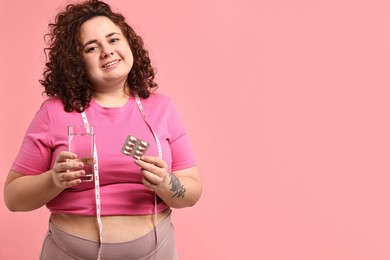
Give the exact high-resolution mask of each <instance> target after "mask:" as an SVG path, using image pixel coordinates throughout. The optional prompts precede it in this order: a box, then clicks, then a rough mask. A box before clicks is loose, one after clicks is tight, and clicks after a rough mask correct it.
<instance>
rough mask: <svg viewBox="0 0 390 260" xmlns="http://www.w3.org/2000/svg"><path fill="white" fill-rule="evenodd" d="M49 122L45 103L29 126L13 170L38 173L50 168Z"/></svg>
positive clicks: (21, 172)
mask: <svg viewBox="0 0 390 260" xmlns="http://www.w3.org/2000/svg"><path fill="white" fill-rule="evenodd" d="M49 123H50V122H49V116H48V112H47V107H46V106H45V104H43V105H42V106H41V108H40V109H39V110H38V112H37V113H36V114H35V116H34V118H33V120H32V121H31V123H30V125H29V127H28V128H27V131H26V133H25V136H24V139H23V142H22V145H21V147H20V150H19V152H18V154H17V156H16V159H15V161H14V163H13V165H12V167H11V168H12V170H14V171H16V172H18V173H20V174H24V175H37V174H40V173H42V172H45V171H47V170H49V169H50V163H51V156H52V151H51V148H50V129H49Z"/></svg>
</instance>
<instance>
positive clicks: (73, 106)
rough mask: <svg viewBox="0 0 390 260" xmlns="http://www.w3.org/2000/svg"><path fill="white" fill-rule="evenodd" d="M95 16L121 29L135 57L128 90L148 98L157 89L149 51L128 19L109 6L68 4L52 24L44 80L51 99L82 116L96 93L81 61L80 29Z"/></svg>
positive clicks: (128, 80)
mask: <svg viewBox="0 0 390 260" xmlns="http://www.w3.org/2000/svg"><path fill="white" fill-rule="evenodd" d="M96 16H105V17H108V18H109V19H111V21H113V23H115V24H116V25H117V26H119V27H120V28H121V30H122V32H123V34H124V36H125V37H126V39H127V41H128V43H129V45H130V48H131V51H132V53H133V57H134V63H133V67H132V68H131V70H130V72H129V74H128V76H127V82H126V83H127V84H126V85H127V87H128V88H129V89H130V92H131V93H132V94H138V95H139V96H140V97H141V98H148V97H149V95H150V93H151V91H154V90H155V89H156V88H157V84H156V83H155V82H154V77H155V73H156V71H155V69H154V68H153V67H152V66H151V63H150V58H149V54H148V51H147V50H146V49H145V48H144V43H143V40H142V38H141V37H140V36H138V35H137V34H136V33H135V31H134V30H133V29H132V28H131V27H130V26H129V25H128V24H127V23H126V21H125V17H124V16H123V15H122V14H120V13H114V12H112V11H111V8H110V6H109V5H108V4H106V3H104V2H102V1H98V0H90V1H85V2H83V3H79V4H69V5H67V6H66V8H65V10H63V11H61V12H60V13H58V14H57V16H56V18H55V23H50V24H49V33H47V34H46V35H45V39H46V40H47V43H48V46H49V47H47V48H45V54H46V57H47V60H48V61H47V62H46V64H45V65H46V67H45V69H44V72H43V79H41V80H39V82H40V83H41V84H42V85H43V86H44V88H45V90H44V92H43V93H45V94H46V95H47V96H48V97H59V98H61V99H62V102H63V103H64V110H65V111H66V112H72V111H77V112H82V111H84V110H85V109H86V108H87V107H88V106H89V104H90V101H91V98H92V94H93V89H92V85H91V83H90V81H89V79H88V77H87V72H86V69H85V64H84V61H83V59H82V56H81V55H82V46H81V42H80V40H79V36H80V35H79V31H80V27H81V25H82V24H83V23H84V22H85V21H87V20H89V19H91V18H93V17H96Z"/></svg>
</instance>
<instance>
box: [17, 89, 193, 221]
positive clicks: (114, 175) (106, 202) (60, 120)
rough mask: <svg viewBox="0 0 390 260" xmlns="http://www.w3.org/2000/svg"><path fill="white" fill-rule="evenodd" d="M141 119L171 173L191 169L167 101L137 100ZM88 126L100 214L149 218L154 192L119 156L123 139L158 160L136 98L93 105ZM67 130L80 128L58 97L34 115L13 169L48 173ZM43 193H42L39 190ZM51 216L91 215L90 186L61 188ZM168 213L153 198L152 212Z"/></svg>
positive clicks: (79, 120) (190, 155)
mask: <svg viewBox="0 0 390 260" xmlns="http://www.w3.org/2000/svg"><path fill="white" fill-rule="evenodd" d="M141 102H142V105H143V108H144V111H145V114H146V117H147V119H148V122H149V124H150V125H151V126H152V128H153V130H154V131H155V132H156V134H157V135H158V138H159V140H160V142H161V146H162V152H163V159H164V160H165V161H166V162H167V164H168V167H169V171H170V172H174V171H177V170H182V169H186V168H190V167H193V166H195V165H196V159H195V155H194V153H193V151H192V148H191V144H190V141H189V138H188V136H187V134H186V131H185V128H184V124H183V122H182V120H181V118H180V116H179V114H178V112H177V110H176V109H175V107H174V105H173V103H172V101H171V99H170V98H169V97H167V96H165V95H162V94H157V93H154V94H151V95H150V97H149V98H148V99H142V100H141ZM85 113H86V115H87V117H88V121H89V123H90V125H93V126H94V127H95V138H96V149H97V153H98V160H99V179H100V196H101V215H102V216H107V215H150V214H153V213H154V193H153V192H151V191H149V190H148V189H146V188H145V186H144V185H143V184H142V175H141V172H140V168H139V167H138V166H137V165H135V163H134V159H133V158H131V157H129V156H125V155H123V154H122V153H121V148H122V146H123V143H124V141H125V139H126V137H127V136H128V135H132V136H135V137H137V138H139V139H142V140H145V141H147V142H149V143H150V147H149V149H148V151H147V152H146V155H149V156H158V151H157V145H156V142H155V139H154V137H153V133H152V132H151V131H150V129H149V128H148V126H147V124H146V123H145V121H144V120H143V118H142V115H141V113H140V111H139V110H138V107H137V105H136V102H135V99H134V98H130V99H129V100H128V102H127V103H126V104H125V105H124V106H122V107H118V108H105V107H101V106H99V105H98V104H97V103H96V102H95V101H94V100H92V101H91V104H90V107H89V108H87V109H86V110H85ZM69 125H74V126H82V125H83V120H82V117H81V115H80V113H78V112H71V113H67V112H65V111H64V109H63V103H62V101H61V100H60V99H59V98H51V99H48V100H46V101H44V102H43V104H42V106H41V108H40V109H39V111H38V112H37V113H36V115H35V117H34V119H33V120H32V122H31V124H30V126H29V128H28V129H27V132H26V135H25V137H24V139H23V143H22V145H21V148H20V151H19V153H18V155H17V157H16V159H15V161H14V163H13V165H12V169H13V170H14V171H16V172H18V173H21V174H24V175H38V174H41V173H43V172H46V171H48V170H50V169H51V168H52V167H53V165H54V162H55V159H56V157H57V155H58V153H59V152H61V151H64V150H68V133H67V127H68V126H69ZM42 192H44V191H42ZM46 206H47V208H48V209H49V210H50V211H51V212H53V213H67V214H78V215H86V216H94V215H96V206H95V189H94V183H93V182H83V183H81V184H80V185H77V186H74V187H72V188H68V189H65V190H64V191H63V192H62V193H61V194H59V195H58V196H57V197H56V198H54V199H53V200H51V201H50V202H48V203H47V204H46ZM166 208H168V206H167V205H166V204H165V203H164V202H163V201H162V200H160V199H158V205H157V211H158V212H161V211H162V210H164V209H166Z"/></svg>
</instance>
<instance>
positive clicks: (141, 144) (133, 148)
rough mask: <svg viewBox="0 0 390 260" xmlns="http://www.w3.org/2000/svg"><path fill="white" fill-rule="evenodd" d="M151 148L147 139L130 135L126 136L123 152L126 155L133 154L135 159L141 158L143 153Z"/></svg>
mask: <svg viewBox="0 0 390 260" xmlns="http://www.w3.org/2000/svg"><path fill="white" fill-rule="evenodd" d="M148 148H149V143H148V142H146V141H142V140H141V139H138V138H135V137H134V136H131V135H129V136H128V137H127V138H126V141H125V143H124V144H123V147H122V153H123V154H124V155H128V156H131V157H133V158H135V159H140V158H141V156H142V155H144V154H145V152H146V151H147V150H148Z"/></svg>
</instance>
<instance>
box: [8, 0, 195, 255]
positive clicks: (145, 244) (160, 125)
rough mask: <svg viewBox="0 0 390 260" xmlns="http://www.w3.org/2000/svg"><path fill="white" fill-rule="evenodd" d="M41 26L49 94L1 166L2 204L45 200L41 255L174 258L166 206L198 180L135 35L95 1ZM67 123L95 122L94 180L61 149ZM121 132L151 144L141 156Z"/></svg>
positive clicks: (184, 198) (188, 202) (182, 203)
mask: <svg viewBox="0 0 390 260" xmlns="http://www.w3.org/2000/svg"><path fill="white" fill-rule="evenodd" d="M47 36H49V47H48V48H47V49H46V51H47V54H48V62H47V63H46V69H45V71H44V78H43V79H42V80H41V81H40V82H41V84H42V85H43V86H44V88H45V93H46V94H47V96H48V97H49V98H48V99H47V100H45V101H44V102H43V104H42V106H41V108H40V109H39V111H38V112H37V113H36V115H35V117H34V119H33V120H32V122H31V124H30V126H29V128H28V130H27V132H26V135H25V137H24V140H23V143H22V146H21V148H20V151H19V153H18V155H17V157H16V159H15V161H14V163H13V165H12V168H11V170H10V172H9V175H8V178H7V180H6V183H5V189H4V190H5V195H4V199H5V202H6V205H7V207H8V208H9V209H10V210H11V211H30V210H34V209H37V208H40V207H41V206H43V205H46V206H47V208H48V209H49V210H50V212H51V216H50V221H49V231H48V233H47V235H46V237H45V240H44V243H43V247H42V252H41V259H50V260H52V259H97V258H100V259H152V258H153V259H169V260H171V259H177V254H176V246H175V238H174V233H173V227H172V224H171V222H170V213H171V208H183V207H188V206H192V205H194V204H195V203H196V202H197V201H198V199H199V197H200V195H201V182H200V177H199V170H198V167H197V164H196V160H195V156H194V154H193V152H192V150H191V147H190V142H189V138H188V136H187V135H186V133H185V128H184V126H183V123H182V121H181V119H180V117H179V116H178V113H177V111H176V109H175V107H174V105H173V104H172V102H171V100H170V99H169V98H168V97H166V96H164V95H161V94H157V93H153V90H155V89H156V88H157V84H156V83H155V82H154V69H153V68H152V66H151V64H150V59H149V56H148V52H147V51H146V50H145V49H144V46H143V41H142V39H141V38H140V37H139V36H138V35H136V33H135V32H134V31H133V29H132V28H131V27H130V26H129V25H128V24H127V23H126V22H125V19H124V17H123V16H122V15H121V14H119V13H114V12H112V11H111V8H110V7H109V5H107V4H106V3H104V2H101V1H87V2H84V3H80V4H70V5H68V6H67V7H66V9H65V10H64V11H61V12H60V13H59V14H58V15H57V16H56V20H55V23H53V24H50V33H49V34H48V35H47ZM70 125H76V126H77V125H85V126H89V125H93V126H94V129H95V134H96V150H95V152H96V154H95V155H96V158H95V160H96V163H95V166H98V167H95V175H97V176H95V181H94V182H82V180H81V179H82V177H83V176H84V174H85V171H84V170H83V167H84V164H83V163H82V162H79V161H77V160H76V159H77V154H74V153H72V152H69V151H68V136H67V127H68V126H70ZM129 135H132V136H135V137H137V138H139V139H141V140H145V141H147V142H148V143H149V144H150V146H149V149H148V151H147V152H146V154H145V155H144V156H142V157H141V158H135V159H134V158H132V157H130V156H126V155H124V154H123V153H121V148H122V146H123V143H124V141H125V140H126V137H127V136H129ZM91 163H92V164H94V162H91ZM97 177H98V178H97ZM96 186H97V187H96ZM95 193H96V194H95Z"/></svg>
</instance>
